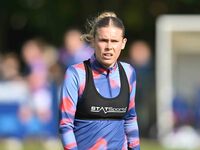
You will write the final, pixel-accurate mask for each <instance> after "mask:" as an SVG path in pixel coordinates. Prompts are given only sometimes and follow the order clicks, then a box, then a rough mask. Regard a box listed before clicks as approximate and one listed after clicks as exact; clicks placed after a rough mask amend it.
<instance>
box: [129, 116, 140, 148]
mask: <svg viewBox="0 0 200 150" xmlns="http://www.w3.org/2000/svg"><path fill="white" fill-rule="evenodd" d="M125 132H126V136H127V142H128V148H129V150H139V149H140V140H139V130H138V124H137V119H136V117H134V118H132V119H130V120H126V121H125Z"/></svg>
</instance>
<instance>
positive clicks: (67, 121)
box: [59, 67, 79, 150]
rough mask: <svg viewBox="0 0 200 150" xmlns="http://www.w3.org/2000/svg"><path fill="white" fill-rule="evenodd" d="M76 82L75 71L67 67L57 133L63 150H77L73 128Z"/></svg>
mask: <svg viewBox="0 0 200 150" xmlns="http://www.w3.org/2000/svg"><path fill="white" fill-rule="evenodd" d="M78 82H79V81H78V75H77V73H76V70H75V69H74V68H73V67H69V68H68V69H67V71H66V74H65V79H64V83H63V87H62V93H61V101H60V110H59V117H60V122H59V132H60V135H61V140H62V144H63V147H64V149H65V150H77V143H76V139H75V135H74V132H73V128H74V116H75V111H76V104H77V100H78V89H79V88H78V85H79V84H78Z"/></svg>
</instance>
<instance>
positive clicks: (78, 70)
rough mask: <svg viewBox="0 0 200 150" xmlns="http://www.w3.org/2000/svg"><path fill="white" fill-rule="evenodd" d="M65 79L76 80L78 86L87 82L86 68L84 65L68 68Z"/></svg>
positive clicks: (79, 64)
mask: <svg viewBox="0 0 200 150" xmlns="http://www.w3.org/2000/svg"><path fill="white" fill-rule="evenodd" d="M65 79H68V80H74V81H76V82H77V83H78V84H80V83H82V82H83V81H84V80H85V66H84V63H83V62H81V63H78V64H74V65H71V66H69V67H68V68H67V70H66V73H65Z"/></svg>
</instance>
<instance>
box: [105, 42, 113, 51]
mask: <svg viewBox="0 0 200 150" xmlns="http://www.w3.org/2000/svg"><path fill="white" fill-rule="evenodd" d="M106 49H107V50H112V49H113V46H112V44H111V42H109V41H108V42H107V46H106Z"/></svg>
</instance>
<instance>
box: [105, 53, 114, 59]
mask: <svg viewBox="0 0 200 150" xmlns="http://www.w3.org/2000/svg"><path fill="white" fill-rule="evenodd" d="M112 56H113V54H111V53H104V54H103V58H104V59H111V58H112Z"/></svg>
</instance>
